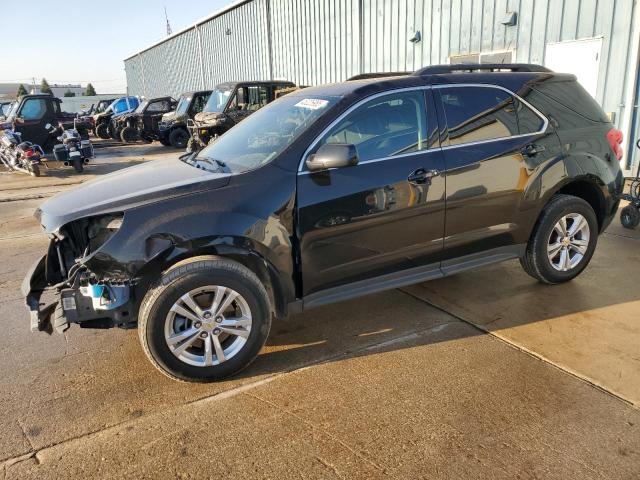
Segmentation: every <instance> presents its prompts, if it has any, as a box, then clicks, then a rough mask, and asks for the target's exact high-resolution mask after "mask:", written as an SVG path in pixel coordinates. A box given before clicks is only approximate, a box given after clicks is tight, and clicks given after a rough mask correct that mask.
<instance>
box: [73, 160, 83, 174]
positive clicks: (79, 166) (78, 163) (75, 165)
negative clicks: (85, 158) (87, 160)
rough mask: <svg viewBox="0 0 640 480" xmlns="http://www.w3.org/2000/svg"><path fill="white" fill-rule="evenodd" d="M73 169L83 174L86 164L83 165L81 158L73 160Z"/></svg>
mask: <svg viewBox="0 0 640 480" xmlns="http://www.w3.org/2000/svg"><path fill="white" fill-rule="evenodd" d="M73 169H74V170H75V171H76V173H82V172H83V170H84V164H83V162H82V159H81V158H74V159H73Z"/></svg>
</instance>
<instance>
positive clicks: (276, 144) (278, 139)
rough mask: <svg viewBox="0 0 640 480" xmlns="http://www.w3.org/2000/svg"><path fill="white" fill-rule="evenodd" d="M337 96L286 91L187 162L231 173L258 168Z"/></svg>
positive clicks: (331, 103)
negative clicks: (319, 95) (292, 93)
mask: <svg viewBox="0 0 640 480" xmlns="http://www.w3.org/2000/svg"><path fill="white" fill-rule="evenodd" d="M338 100H339V97H313V98H307V97H304V96H293V95H291V96H289V95H287V96H286V97H283V98H281V99H279V100H276V101H275V102H272V103H270V104H269V105H267V106H266V107H264V108H261V109H260V110H258V111H257V112H256V113H254V114H253V115H250V116H248V117H247V118H246V119H245V120H243V121H242V122H240V123H238V125H236V126H235V127H233V128H232V129H230V130H229V131H227V132H226V133H225V134H223V135H222V136H221V137H220V138H218V140H217V141H215V142H214V143H211V144H209V145H208V146H207V147H205V148H204V149H203V150H202V151H201V152H200V153H198V155H197V156H195V157H193V158H191V159H190V160H188V163H190V164H192V165H194V166H196V167H198V168H203V169H205V170H210V171H227V172H231V173H241V172H246V171H248V170H253V169H255V168H258V167H260V166H262V165H265V164H266V163H268V162H270V161H271V160H273V159H274V158H275V157H276V156H278V155H279V154H280V153H282V152H283V151H284V150H285V149H286V148H287V147H288V146H289V145H291V143H292V142H294V141H295V140H296V139H297V138H298V137H299V136H300V135H301V134H302V133H303V132H305V131H306V130H307V129H308V128H309V127H311V125H312V124H313V123H314V122H315V121H316V120H317V119H318V118H320V116H322V115H324V114H325V113H326V112H328V111H329V110H330V109H331V107H333V106H334V105H335V104H336V103H337V101H338Z"/></svg>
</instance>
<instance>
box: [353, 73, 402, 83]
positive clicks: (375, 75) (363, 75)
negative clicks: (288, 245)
mask: <svg viewBox="0 0 640 480" xmlns="http://www.w3.org/2000/svg"><path fill="white" fill-rule="evenodd" d="M405 75H411V72H375V73H361V74H360V75H354V76H353V77H349V78H347V82H350V81H351V80H365V79H367V78H384V77H403V76H405Z"/></svg>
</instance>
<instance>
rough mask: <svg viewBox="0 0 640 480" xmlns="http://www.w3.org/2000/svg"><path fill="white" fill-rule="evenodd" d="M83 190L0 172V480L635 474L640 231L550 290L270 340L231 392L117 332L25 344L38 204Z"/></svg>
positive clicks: (145, 151)
mask: <svg viewBox="0 0 640 480" xmlns="http://www.w3.org/2000/svg"><path fill="white" fill-rule="evenodd" d="M166 155H174V156H177V152H175V151H172V150H170V149H166V148H164V147H161V146H158V145H157V144H154V145H150V146H149V145H138V146H126V147H113V148H110V149H101V150H99V151H98V158H97V159H96V161H95V164H94V165H93V166H90V167H88V168H87V173H86V174H85V175H82V176H78V175H76V174H74V173H72V170H71V169H61V168H55V169H52V170H50V171H48V172H46V174H45V176H43V177H42V178H38V179H35V178H30V177H27V176H24V175H17V174H9V173H0V185H1V186H0V312H1V315H0V318H2V321H3V322H4V328H3V335H2V336H1V337H0V365H2V367H3V369H2V374H0V432H2V435H0V480H5V479H28V478H213V477H220V478H243V479H247V478H278V479H288V478H343V479H351V478H367V479H370V478H403V479H406V478H473V479H477V478H491V479H494V478H495V479H497V478H509V479H512V478H524V479H526V478H545V479H550V478H558V479H567V478H579V479H590V478H611V479H637V478H639V477H640V446H639V445H640V290H639V289H638V288H637V287H636V285H635V283H634V280H635V278H636V277H637V275H638V273H639V272H640V248H639V247H640V231H633V232H630V231H625V230H623V229H622V228H621V227H620V226H619V224H614V225H612V226H611V227H610V229H609V230H608V232H607V233H605V234H604V235H603V236H602V237H601V238H600V245H599V247H598V249H597V251H596V255H595V257H594V259H593V262H592V264H591V265H590V267H589V268H588V270H587V271H586V272H585V273H584V274H583V275H582V276H580V277H579V278H578V279H577V280H576V281H574V282H571V283H570V284H567V285H562V286H557V287H545V286H542V285H539V284H537V283H536V282H534V281H533V280H532V279H530V278H529V277H528V276H526V274H524V272H522V271H521V269H520V267H519V265H518V263H517V262H508V263H505V264H501V265H497V266H494V267H490V268H486V269H482V270H478V271H475V272H469V273H465V274H461V275H458V276H454V277H451V278H448V279H443V280H438V281H433V282H429V283H425V284H422V285H416V286H413V287H409V288H405V289H402V290H393V291H389V292H385V293H381V294H377V295H373V296H369V297H366V298H365V299H359V300H354V301H350V302H345V303H341V304H336V305H331V306H327V307H323V308H320V309H317V310H313V311H310V312H307V313H305V314H302V315H295V316H292V317H290V318H288V319H284V320H279V321H277V322H275V323H274V325H273V328H272V332H271V336H270V338H269V340H268V343H267V346H266V347H265V349H264V350H263V352H262V353H261V355H260V356H259V357H258V359H257V360H256V362H255V363H254V364H253V365H252V366H251V367H250V368H249V369H248V370H246V371H245V372H243V373H242V374H241V375H240V376H239V377H236V378H234V379H231V380H228V381H225V382H221V383H216V384H209V385H191V384H183V383H175V382H172V381H170V380H168V379H167V378H165V377H164V376H163V375H161V374H159V373H158V372H156V371H155V369H154V368H153V367H152V366H151V365H150V364H149V363H148V362H147V360H146V358H145V357H144V354H143V352H142V349H141V348H140V346H139V344H138V339H137V334H136V332H135V331H132V330H117V329H114V330H107V331H101V330H82V329H79V328H77V327H76V328H71V329H70V330H68V331H67V332H66V334H65V335H55V334H54V335H53V336H50V337H49V336H47V335H46V334H31V333H29V328H28V319H27V316H26V313H25V310H24V307H23V304H22V299H21V298H20V293H19V285H20V283H21V281H22V278H23V276H24V273H25V272H26V270H27V269H28V268H29V266H30V265H31V263H32V262H33V261H34V260H35V259H36V258H37V256H38V255H40V254H41V252H42V251H43V249H44V248H45V246H46V238H45V237H44V235H42V233H41V232H40V227H39V226H38V225H37V223H36V221H35V219H33V218H32V213H33V210H34V209H35V208H36V206H37V205H38V204H39V203H40V202H42V201H43V200H44V199H45V198H46V197H48V196H50V195H52V194H54V193H55V192H57V191H61V190H63V189H66V188H69V187H70V186H71V185H73V184H75V183H78V182H80V181H84V180H87V179H89V178H91V177H92V176H95V175H102V174H104V173H107V172H109V171H113V170H116V169H118V168H122V167H126V166H128V165H132V164H135V163H137V162H140V161H153V160H154V159H157V158H164V157H165V156H166Z"/></svg>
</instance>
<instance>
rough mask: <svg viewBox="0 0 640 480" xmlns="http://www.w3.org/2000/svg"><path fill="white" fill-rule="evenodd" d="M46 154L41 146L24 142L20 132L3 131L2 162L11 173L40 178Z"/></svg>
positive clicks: (0, 148) (0, 160) (0, 154)
mask: <svg viewBox="0 0 640 480" xmlns="http://www.w3.org/2000/svg"><path fill="white" fill-rule="evenodd" d="M43 157H44V152H43V151H42V148H40V146H39V145H35V144H33V143H31V142H23V141H22V135H21V134H20V132H14V131H13V130H8V129H6V130H3V131H2V135H1V136H0V162H2V164H3V165H4V166H5V167H7V169H9V170H10V171H15V172H22V173H28V174H29V175H33V176H34V177H39V176H40V167H41V166H42V165H45V167H46V163H44V162H43Z"/></svg>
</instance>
